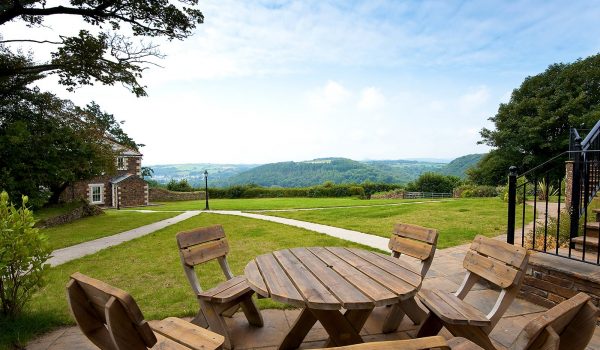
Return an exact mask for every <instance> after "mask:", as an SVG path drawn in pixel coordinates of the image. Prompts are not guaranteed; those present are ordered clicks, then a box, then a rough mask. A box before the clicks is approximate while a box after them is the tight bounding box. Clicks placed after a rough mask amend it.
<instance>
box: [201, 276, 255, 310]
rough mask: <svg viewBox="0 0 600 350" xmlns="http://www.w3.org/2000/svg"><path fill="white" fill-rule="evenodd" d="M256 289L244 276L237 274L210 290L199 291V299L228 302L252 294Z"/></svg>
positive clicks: (221, 302) (220, 302)
mask: <svg viewBox="0 0 600 350" xmlns="http://www.w3.org/2000/svg"><path fill="white" fill-rule="evenodd" d="M253 293H254V291H253V290H252V288H250V285H248V281H247V280H246V277H244V276H235V277H233V278H232V279H230V280H227V281H225V282H223V283H221V284H219V285H218V286H216V287H214V288H211V289H209V290H205V291H202V292H200V293H198V295H197V296H198V299H202V300H205V301H208V302H212V303H219V304H223V303H228V302H230V301H232V300H236V299H239V298H241V297H243V296H244V295H245V294H250V295H252V294H253Z"/></svg>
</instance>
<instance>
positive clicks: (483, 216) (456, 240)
mask: <svg viewBox="0 0 600 350" xmlns="http://www.w3.org/2000/svg"><path fill="white" fill-rule="evenodd" d="M527 212H528V214H529V217H528V219H527V222H529V221H531V220H532V213H531V211H527ZM517 213H520V210H519V209H518V208H517ZM268 215H273V216H280V217H286V218H290V219H296V220H302V221H309V222H315V223H319V224H325V225H331V226H336V227H342V228H346V229H350V230H356V231H359V232H364V233H371V234H375V235H378V236H382V237H389V236H390V234H391V233H392V228H393V227H394V224H395V223H397V222H404V223H410V224H416V225H421V226H426V227H431V228H435V229H438V230H439V232H440V236H439V240H438V248H447V247H451V246H455V245H459V244H463V243H467V242H470V241H471V240H473V238H474V237H475V236H476V235H477V234H483V235H486V236H489V237H493V236H497V235H500V234H504V233H506V223H507V204H506V203H504V202H502V201H500V200H499V199H498V198H464V199H458V200H444V201H439V202H437V201H436V202H429V203H423V204H418V205H408V204H407V205H398V206H388V207H371V208H344V209H323V210H305V211H281V212H269V213H268Z"/></svg>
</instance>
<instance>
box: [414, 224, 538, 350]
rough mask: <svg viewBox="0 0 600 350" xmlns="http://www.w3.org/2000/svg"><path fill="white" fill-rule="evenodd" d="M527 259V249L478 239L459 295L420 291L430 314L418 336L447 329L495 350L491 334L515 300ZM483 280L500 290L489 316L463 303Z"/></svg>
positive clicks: (466, 263)
mask: <svg viewBox="0 0 600 350" xmlns="http://www.w3.org/2000/svg"><path fill="white" fill-rule="evenodd" d="M528 260H529V255H528V254H527V250H526V249H525V248H522V247H516V246H513V245H510V244H508V243H505V242H502V241H499V240H495V239H491V238H487V237H484V236H481V235H478V236H477V237H475V240H474V241H473V243H472V244H471V249H470V250H469V251H468V252H467V253H466V255H465V259H464V261H463V266H464V268H465V269H466V270H467V274H466V276H465V279H464V280H463V283H462V285H461V286H460V287H459V288H458V290H457V291H456V293H447V292H443V291H439V290H421V291H420V293H419V298H420V299H421V301H422V302H423V304H424V305H425V306H426V307H427V308H428V309H429V310H430V312H429V315H428V316H427V319H426V320H425V322H424V323H423V325H422V326H421V328H420V329H419V332H418V335H417V337H424V336H430V335H435V334H437V333H438V332H439V331H440V329H441V328H442V326H444V327H446V328H447V329H448V330H449V331H450V332H451V333H452V334H453V335H455V336H459V337H464V338H467V339H469V340H471V341H473V342H475V343H476V344H478V345H479V346H481V347H482V348H484V349H487V350H495V348H494V346H493V345H492V343H491V341H490V339H489V337H488V334H489V333H490V332H491V331H492V329H493V328H494V326H496V323H498V321H499V320H500V317H502V315H503V314H504V312H505V311H506V310H507V309H508V307H509V306H510V304H511V303H512V301H513V300H514V298H515V297H516V295H517V293H518V291H519V289H520V287H521V282H522V281H523V277H524V276H525V269H526V267H527V261H528ZM480 278H482V279H484V280H487V281H488V282H490V283H492V284H495V285H497V286H498V287H500V288H501V291H500V293H499V296H498V299H497V301H496V303H495V304H494V306H493V307H492V309H491V311H490V312H489V313H488V314H487V315H486V314H484V313H482V312H481V311H480V310H478V309H477V308H475V307H473V306H472V305H470V304H469V303H467V302H465V301H464V298H465V297H466V295H467V294H468V293H469V291H470V290H471V288H472V287H473V285H474V284H475V282H477V281H478V280H479V279H480Z"/></svg>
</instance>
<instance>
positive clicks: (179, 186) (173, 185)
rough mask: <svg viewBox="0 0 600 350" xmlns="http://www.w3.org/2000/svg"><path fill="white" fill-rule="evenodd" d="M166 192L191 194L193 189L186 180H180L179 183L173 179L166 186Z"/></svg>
mask: <svg viewBox="0 0 600 350" xmlns="http://www.w3.org/2000/svg"><path fill="white" fill-rule="evenodd" d="M167 190H169V191H175V192H193V191H194V188H193V187H192V186H190V184H189V183H188V181H187V180H186V179H183V180H180V181H179V182H177V181H175V179H171V181H169V183H168V184H167Z"/></svg>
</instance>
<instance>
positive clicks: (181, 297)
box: [0, 214, 365, 349]
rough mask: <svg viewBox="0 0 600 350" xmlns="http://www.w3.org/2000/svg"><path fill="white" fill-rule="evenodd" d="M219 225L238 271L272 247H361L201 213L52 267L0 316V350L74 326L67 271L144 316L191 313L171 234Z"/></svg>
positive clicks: (209, 272) (212, 270)
mask: <svg viewBox="0 0 600 350" xmlns="http://www.w3.org/2000/svg"><path fill="white" fill-rule="evenodd" d="M213 224H222V225H223V226H224V228H225V232H226V233H227V236H228V238H229V240H230V246H231V253H230V255H229V262H230V264H231V268H232V270H233V272H234V273H235V274H242V272H243V269H244V266H245V265H246V263H247V262H248V261H249V260H251V259H252V258H253V257H255V256H257V255H260V254H263V253H267V252H271V251H273V250H278V249H283V248H288V247H298V246H346V247H362V248H365V247H363V246H360V245H358V244H354V243H351V242H348V241H344V240H340V239H337V238H334V237H329V236H326V235H322V234H318V233H314V232H311V231H307V230H303V229H299V228H295V227H290V226H285V225H280V224H276V223H271V222H266V221H261V220H253V219H248V218H242V217H236V216H228V215H227V216H226V215H216V214H202V215H199V216H196V217H193V218H191V219H188V220H185V221H182V222H180V223H178V224H175V225H173V226H169V227H167V228H164V229H162V230H160V231H157V232H155V233H152V234H150V235H148V236H145V237H142V238H139V239H136V240H133V241H129V242H126V243H123V244H121V245H119V246H115V247H112V248H108V249H105V250H102V251H100V252H98V253H96V254H93V255H90V256H87V257H84V258H81V259H77V260H74V261H71V262H69V263H66V264H64V265H59V266H56V267H54V268H51V269H50V271H49V274H48V284H47V285H46V286H45V287H44V288H43V290H41V291H39V292H38V293H36V294H35V295H34V297H33V299H32V300H31V302H30V304H29V307H28V308H27V309H26V311H25V313H24V315H23V316H22V317H20V318H19V319H17V320H16V321H7V320H1V319H0V349H3V348H9V346H11V344H15V343H18V344H21V345H23V344H26V343H27V341H29V340H30V339H32V338H33V337H35V336H37V335H40V334H41V333H44V332H47V331H50V330H52V329H55V328H57V327H59V326H63V325H72V324H74V321H73V320H72V319H71V317H70V316H69V312H68V309H67V302H66V299H65V285H66V283H67V281H68V280H69V275H70V274H72V273H73V272H76V271H80V272H82V273H84V274H87V275H89V276H91V277H95V278H98V279H101V280H103V281H105V282H107V283H109V284H112V285H114V286H116V287H119V288H122V289H124V290H126V291H128V292H130V293H131V294H132V295H133V297H134V298H135V299H136V300H137V302H138V304H139V305H140V308H141V310H142V311H143V313H144V315H145V317H146V319H160V318H164V317H167V316H179V317H184V316H192V315H194V314H195V313H196V311H197V308H198V304H197V302H196V298H195V296H194V294H193V292H192V290H191V288H190V286H189V284H188V282H187V280H186V278H185V276H184V274H183V270H182V268H181V265H180V261H179V255H178V251H177V246H176V243H175V238H174V235H175V234H176V233H177V232H178V231H182V230H188V229H191V228H194V227H197V226H207V225H213ZM199 277H200V281H201V283H203V287H205V288H209V287H212V286H214V285H216V284H217V283H218V282H219V281H220V280H222V279H221V278H222V273H221V272H220V270H219V267H218V264H216V263H209V264H206V265H203V266H201V273H200V274H199ZM258 302H259V306H260V307H261V308H282V307H284V305H282V304H278V303H275V302H273V301H271V300H270V299H261V300H259V301H258Z"/></svg>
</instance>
